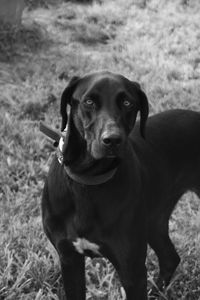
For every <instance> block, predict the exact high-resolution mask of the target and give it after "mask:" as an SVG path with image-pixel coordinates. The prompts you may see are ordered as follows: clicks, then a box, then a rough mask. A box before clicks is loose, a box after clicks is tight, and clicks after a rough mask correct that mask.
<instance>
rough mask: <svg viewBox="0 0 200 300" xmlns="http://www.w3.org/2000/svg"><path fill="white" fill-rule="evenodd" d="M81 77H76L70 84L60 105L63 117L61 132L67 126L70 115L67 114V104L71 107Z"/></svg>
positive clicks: (63, 94)
mask: <svg viewBox="0 0 200 300" xmlns="http://www.w3.org/2000/svg"><path fill="white" fill-rule="evenodd" d="M79 79H80V77H78V76H74V77H72V79H71V80H70V82H69V83H68V86H67V87H66V88H65V90H64V91H63V93H62V96H61V103H60V113H61V117H62V124H61V131H63V130H64V129H65V127H66V124H67V119H68V114H67V104H69V105H71V97H72V94H73V92H74V90H75V88H76V86H77V83H78V81H79Z"/></svg>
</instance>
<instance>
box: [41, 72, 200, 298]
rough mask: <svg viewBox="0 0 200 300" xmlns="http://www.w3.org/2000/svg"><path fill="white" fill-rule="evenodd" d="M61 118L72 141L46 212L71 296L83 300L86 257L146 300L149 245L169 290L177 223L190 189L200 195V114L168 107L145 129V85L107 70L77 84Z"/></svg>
mask: <svg viewBox="0 0 200 300" xmlns="http://www.w3.org/2000/svg"><path fill="white" fill-rule="evenodd" d="M138 112H140V123H138V122H136V123H135V121H136V116H137V113H138ZM61 115H62V131H63V130H65V134H66V137H65V138H64V140H62V139H61V140H60V144H59V150H58V152H57V155H56V157H55V158H54V160H53V162H52V165H51V168H50V171H49V175H48V178H47V180H46V184H45V187H44V193H43V200H42V211H43V223H44V229H45V232H46V234H47V236H48V238H49V239H50V241H51V242H52V244H53V245H54V246H55V248H56V250H57V251H58V254H59V257H60V263H61V268H62V276H63V282H64V288H65V292H66V296H67V299H68V300H81V299H85V265H84V256H85V255H88V256H91V257H93V256H104V257H107V258H108V259H109V260H110V261H111V262H112V263H113V265H114V266H115V268H116V270H117V272H118V274H119V276H120V279H121V282H122V285H123V287H124V289H125V292H126V296H127V299H128V300H133V299H134V300H144V299H147V287H146V285H147V278H146V267H145V259H146V248H147V243H149V244H150V246H151V247H152V248H153V249H154V250H155V252H156V254H157V256H158V259H159V265H160V275H159V278H158V280H157V285H158V288H159V289H162V288H163V287H165V286H166V285H167V284H169V281H170V279H171V277H172V275H173V273H174V271H175V269H176V267H177V265H178V263H179V260H180V259H179V256H178V254H177V253H176V251H175V249H174V246H173V244H172V242H171V240H170V238H169V235H168V221H169V217H170V215H171V213H172V211H173V209H174V207H175V205H176V203H177V201H178V199H179V198H180V197H181V195H183V194H184V193H185V192H186V191H188V190H192V191H195V192H197V193H200V113H197V112H192V111H188V110H172V111H167V112H164V113H160V114H157V115H155V116H153V117H150V118H149V119H148V122H147V124H146V121H147V117H148V101H147V97H146V95H145V94H144V92H143V91H142V90H141V89H140V86H139V84H137V83H135V82H132V81H129V80H128V79H126V78H125V77H123V76H121V75H118V74H113V73H110V72H99V73H93V74H89V75H86V76H84V77H82V78H78V77H75V78H73V79H72V80H71V82H70V83H69V85H68V87H67V88H66V89H65V91H64V92H63V95H62V98H61ZM145 125H146V126H145ZM66 126H67V127H66Z"/></svg>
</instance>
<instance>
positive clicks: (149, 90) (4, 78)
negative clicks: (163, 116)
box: [0, 0, 200, 300]
mask: <svg viewBox="0 0 200 300" xmlns="http://www.w3.org/2000/svg"><path fill="white" fill-rule="evenodd" d="M44 2H45V1H44ZM51 3H52V4H53V1H51ZM199 16H200V4H199V1H198V0H196V1H195V0H194V1H181V0H174V1H172V0H168V1H167V0H161V1H158V0H147V1H146V2H145V1H142V0H137V1H136V0H127V1H123V0H101V1H98V2H94V3H93V4H90V5H81V4H78V3H75V2H74V3H72V2H65V3H62V1H58V3H57V5H55V3H54V5H49V7H46V8H45V7H44V8H41V7H39V8H36V9H34V10H31V11H29V10H26V11H25V12H24V15H23V22H22V28H21V29H20V30H19V29H18V30H17V29H16V30H14V31H13V29H12V30H10V29H9V28H6V31H5V32H3V31H2V30H0V31H1V32H0V101H1V102H0V103H1V110H0V119H1V122H0V149H1V152H0V182H1V186H0V212H1V218H0V231H1V235H0V245H1V247H0V299H1V300H3V299H7V300H18V299H27V300H29V299H30V300H31V299H37V300H46V299H63V289H62V282H61V277H60V268H59V262H58V257H57V254H56V252H55V250H54V249H53V247H52V246H51V245H50V243H49V242H48V241H47V238H46V236H45V235H44V233H43V229H42V224H41V211H40V199H41V191H42V187H43V180H44V178H45V176H46V174H47V171H48V167H49V164H50V161H51V158H52V155H53V153H54V151H55V149H54V148H53V146H52V143H51V142H49V141H48V140H47V138H46V137H45V136H43V135H42V134H41V133H40V132H39V130H38V123H39V121H40V120H43V121H45V122H46V123H47V124H49V125H51V126H53V127H56V128H59V127H60V121H61V120H60V116H59V101H60V95H61V93H62V91H63V89H64V87H65V86H66V84H67V82H68V80H69V78H70V77H71V76H73V75H82V74H84V73H85V72H89V71H94V70H100V69H109V70H112V71H116V72H119V73H122V74H124V75H125V76H127V77H128V78H130V79H132V80H135V81H138V82H139V83H140V84H141V86H142V87H143V89H144V90H145V92H146V94H147V95H148V99H149V103H150V113H151V114H154V113H156V112H159V111H163V110H166V109H173V108H186V109H193V110H197V111H198V110H200V106H199V100H200V96H199V95H200V22H199V19H200V18H199ZM191 147H192V145H191ZM170 235H171V237H172V239H173V241H174V243H175V245H176V249H177V251H178V252H179V254H180V256H181V264H180V266H179V267H178V269H177V272H176V274H175V276H174V278H173V280H172V282H171V285H170V287H169V288H168V290H167V291H166V293H165V294H163V295H161V296H160V299H182V300H183V299H187V300H197V299H200V286H199V282H200V260H199V257H200V246H199V245H200V205H199V199H198V198H197V196H196V195H194V194H192V193H188V194H186V195H185V196H184V197H183V198H182V199H181V201H180V202H179V204H178V206H177V208H176V210H175V212H174V213H173V215H172V218H171V221H170ZM86 264H87V270H86V279H87V299H111V300H114V299H125V294H124V292H123V289H121V285H120V283H119V281H118V278H117V275H116V273H115V272H114V269H113V267H112V265H111V264H108V263H107V261H106V260H101V259H96V260H93V261H92V260H90V259H87V261H86ZM147 268H148V285H149V286H151V285H152V284H154V278H155V276H156V275H157V272H158V266H157V260H156V257H155V256H154V253H153V252H152V250H151V249H149V251H148V259H147Z"/></svg>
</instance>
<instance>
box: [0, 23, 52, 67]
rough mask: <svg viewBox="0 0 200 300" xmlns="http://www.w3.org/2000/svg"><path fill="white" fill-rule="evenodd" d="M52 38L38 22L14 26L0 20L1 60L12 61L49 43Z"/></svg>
mask: <svg viewBox="0 0 200 300" xmlns="http://www.w3.org/2000/svg"><path fill="white" fill-rule="evenodd" d="M49 42H50V39H49V38H48V35H47V33H46V31H44V29H42V28H41V27H40V26H39V25H38V24H35V23H33V24H31V25H21V26H18V27H17V26H13V25H11V24H8V23H5V22H2V21H1V22H0V61H3V62H11V61H13V60H14V59H15V58H16V57H23V56H26V55H27V54H30V53H33V52H36V51H38V50H39V49H41V48H42V47H44V46H45V45H47V44H49Z"/></svg>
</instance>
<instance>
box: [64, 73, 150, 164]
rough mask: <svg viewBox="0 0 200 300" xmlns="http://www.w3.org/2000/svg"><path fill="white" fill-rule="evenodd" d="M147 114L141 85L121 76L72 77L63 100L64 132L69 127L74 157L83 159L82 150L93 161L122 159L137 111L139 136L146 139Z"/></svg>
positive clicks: (93, 75) (109, 74)
mask: <svg viewBox="0 0 200 300" xmlns="http://www.w3.org/2000/svg"><path fill="white" fill-rule="evenodd" d="M67 106H68V108H67ZM67 110H68V112H67ZM148 111H149V109H148V101H147V97H146V95H145V93H144V92H143V91H142V90H141V88H140V85H139V84H138V83H136V82H133V81H130V80H128V79H127V78H125V77H123V76H122V75H119V74H114V73H110V72H98V73H92V74H89V75H86V76H84V77H73V78H72V79H71V81H70V82H69V84H68V86H67V87H66V89H65V90H64V92H63V94H62V97H61V116H62V128H61V130H64V129H65V127H66V125H67V124H68V127H69V130H70V133H69V148H70V147H72V148H73V150H71V157H74V159H76V156H80V155H81V152H82V151H83V149H82V150H81V147H83V148H84V149H85V151H86V152H87V153H88V154H89V155H90V156H91V157H92V158H94V159H101V158H105V157H117V156H120V155H121V153H122V149H123V145H124V143H125V142H126V140H127V137H128V135H129V133H130V132H131V130H132V129H133V127H134V124H135V121H136V116H137V113H138V112H140V133H141V136H142V137H144V136H145V123H146V120H147V117H148ZM69 123H70V124H69ZM70 136H71V138H70ZM70 145H71V146H70ZM72 145H73V146H72Z"/></svg>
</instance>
